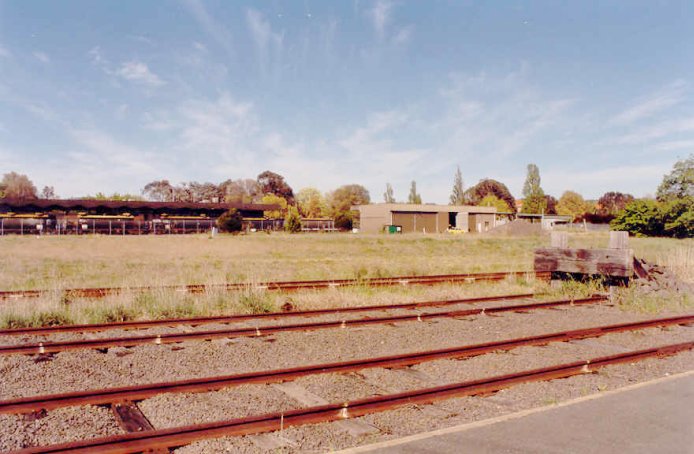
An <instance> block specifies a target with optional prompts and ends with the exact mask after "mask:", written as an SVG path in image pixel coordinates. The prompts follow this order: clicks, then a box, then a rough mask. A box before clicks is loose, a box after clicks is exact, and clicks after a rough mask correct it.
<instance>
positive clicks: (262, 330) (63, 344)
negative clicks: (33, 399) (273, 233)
mask: <svg viewBox="0 0 694 454" xmlns="http://www.w3.org/2000/svg"><path fill="white" fill-rule="evenodd" d="M606 300H607V297H606V296H602V295H600V296H593V297H590V298H583V299H576V300H573V299H565V300H555V301H544V302H540V303H529V304H516V305H510V306H494V307H485V308H475V309H467V310H457V311H448V312H425V313H418V314H414V315H397V316H390V317H374V318H369V317H367V318H358V319H349V320H336V321H328V322H315V323H301V324H293V325H270V326H257V327H255V328H240V329H223V330H209V331H192V332H188V333H165V334H150V335H143V336H124V337H113V338H101V339H78V340H71V341H56V342H48V341H47V342H39V343H20V344H11V345H0V355H12V354H28V355H35V354H44V353H57V352H63V351H69V350H84V349H103V348H111V347H134V346H136V345H146V344H157V345H159V344H170V343H178V342H184V341H190V340H210V339H221V338H231V337H254V336H264V335H268V334H274V333H282V332H291V331H317V330H324V329H335V328H352V327H357V326H369V325H383V324H388V323H398V322H422V321H424V320H431V319H437V318H462V317H469V316H474V315H480V314H496V313H502V312H524V311H529V310H536V309H550V308H555V307H560V306H578V305H587V304H596V303H600V302H604V301H606Z"/></svg>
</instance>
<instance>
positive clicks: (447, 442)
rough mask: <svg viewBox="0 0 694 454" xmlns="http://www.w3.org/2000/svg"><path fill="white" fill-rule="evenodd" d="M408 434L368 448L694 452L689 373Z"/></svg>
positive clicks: (693, 390)
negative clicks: (544, 407) (517, 413)
mask: <svg viewBox="0 0 694 454" xmlns="http://www.w3.org/2000/svg"><path fill="white" fill-rule="evenodd" d="M410 438H411V440H410V441H408V442H406V443H399V444H398V441H395V443H396V444H392V445H391V446H386V447H384V446H383V445H381V447H378V448H376V449H373V450H371V449H369V451H370V452H378V453H434V452H435V453H460V452H466V453H467V452H470V453H567V452H569V453H582V454H583V453H595V454H597V453H600V454H604V453H620V454H621V453H649V454H650V453H683V454H684V453H686V454H693V453H694V374H691V373H690V374H683V375H682V376H678V377H672V378H671V379H666V380H658V381H656V382H654V383H651V384H646V385H645V386H638V387H633V388H631V389H628V390H625V391H619V390H617V391H615V392H612V393H608V394H607V395H605V396H603V397H598V398H595V399H587V400H582V401H579V402H576V403H572V404H569V405H565V406H558V407H554V408H552V407H550V408H549V409H548V410H544V411H538V412H534V413H530V414H525V415H524V416H521V417H518V418H513V419H506V420H501V421H499V422H495V423H491V424H486V425H481V426H480V425H478V426H475V425H474V424H473V425H468V426H461V427H460V428H459V429H453V431H451V432H449V433H443V434H436V433H433V434H421V435H418V436H414V437H410ZM376 446H377V445H374V447H376ZM365 448H368V447H365ZM365 451H366V450H365Z"/></svg>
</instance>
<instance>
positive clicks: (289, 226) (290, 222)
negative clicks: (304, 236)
mask: <svg viewBox="0 0 694 454" xmlns="http://www.w3.org/2000/svg"><path fill="white" fill-rule="evenodd" d="M284 230H286V231H287V232H289V233H298V232H301V217H300V216H299V211H298V210H297V209H296V207H293V206H290V207H289V210H288V211H287V217H286V218H285V219H284Z"/></svg>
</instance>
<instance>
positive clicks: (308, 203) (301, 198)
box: [296, 188, 327, 218]
mask: <svg viewBox="0 0 694 454" xmlns="http://www.w3.org/2000/svg"><path fill="white" fill-rule="evenodd" d="M296 204H297V206H298V208H299V213H300V214H301V215H302V216H303V217H305V218H320V217H323V216H324V215H325V212H326V211H327V206H326V204H325V198H324V197H323V195H322V194H321V193H320V191H319V190H318V189H316V188H303V189H301V190H300V191H299V192H297V193H296Z"/></svg>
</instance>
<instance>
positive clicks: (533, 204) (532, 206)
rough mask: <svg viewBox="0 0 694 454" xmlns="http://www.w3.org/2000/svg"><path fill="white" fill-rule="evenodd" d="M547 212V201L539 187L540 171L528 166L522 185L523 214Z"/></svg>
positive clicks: (533, 166) (533, 165)
mask: <svg viewBox="0 0 694 454" xmlns="http://www.w3.org/2000/svg"><path fill="white" fill-rule="evenodd" d="M546 211H547V199H546V198H545V192H544V191H543V190H542V186H540V169H539V168H538V167H537V166H536V165H535V164H528V174H527V176H526V177H525V183H524V184H523V213H529V214H543V213H545V212H546Z"/></svg>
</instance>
